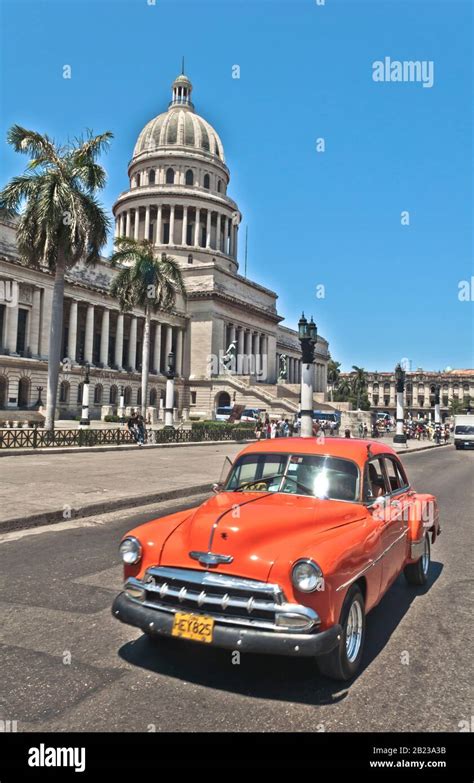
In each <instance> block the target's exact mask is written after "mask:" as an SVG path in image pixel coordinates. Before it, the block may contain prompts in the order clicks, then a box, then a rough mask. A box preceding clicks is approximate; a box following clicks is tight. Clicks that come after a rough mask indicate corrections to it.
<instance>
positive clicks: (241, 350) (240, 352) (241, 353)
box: [237, 326, 245, 375]
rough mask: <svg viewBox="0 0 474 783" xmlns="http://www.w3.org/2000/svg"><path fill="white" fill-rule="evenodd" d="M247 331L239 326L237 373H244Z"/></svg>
mask: <svg viewBox="0 0 474 783" xmlns="http://www.w3.org/2000/svg"><path fill="white" fill-rule="evenodd" d="M244 342H245V333H244V330H243V327H242V326H239V330H238V348H237V373H238V374H239V375H242V374H243V371H244V367H243V362H244V358H243V357H244V353H245V345H244Z"/></svg>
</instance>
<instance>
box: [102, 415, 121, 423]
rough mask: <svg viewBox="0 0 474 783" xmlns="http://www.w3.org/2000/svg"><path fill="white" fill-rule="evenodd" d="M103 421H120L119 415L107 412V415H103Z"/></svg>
mask: <svg viewBox="0 0 474 783" xmlns="http://www.w3.org/2000/svg"><path fill="white" fill-rule="evenodd" d="M104 421H115V422H117V421H121V418H120V416H116V415H115V414H113V413H109V414H108V415H107V416H104Z"/></svg>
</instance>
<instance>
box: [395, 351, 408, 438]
mask: <svg viewBox="0 0 474 783" xmlns="http://www.w3.org/2000/svg"><path fill="white" fill-rule="evenodd" d="M395 389H396V394H397V416H396V418H397V427H396V431H395V435H394V438H393V442H394V443H406V442H407V436H406V435H405V433H404V432H403V422H404V413H403V392H404V391H405V370H403V369H402V366H401V364H400V363H399V364H397V366H396V367H395Z"/></svg>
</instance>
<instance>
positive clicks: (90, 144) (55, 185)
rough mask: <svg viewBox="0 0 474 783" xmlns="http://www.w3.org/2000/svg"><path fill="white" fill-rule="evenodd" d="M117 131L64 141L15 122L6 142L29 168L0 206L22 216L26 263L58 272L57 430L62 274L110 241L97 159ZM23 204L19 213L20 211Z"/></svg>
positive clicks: (53, 368)
mask: <svg viewBox="0 0 474 783" xmlns="http://www.w3.org/2000/svg"><path fill="white" fill-rule="evenodd" d="M112 137H113V134H112V133H110V132H109V131H108V132H106V133H102V134H100V135H99V136H92V134H91V133H90V132H89V133H88V134H87V137H86V138H85V139H76V140H75V142H73V143H68V144H67V145H65V146H59V145H57V144H56V143H55V142H54V141H53V140H52V139H50V138H49V136H47V135H44V136H42V135H41V134H40V133H36V132H35V131H32V130H28V129H26V128H22V127H21V126H19V125H13V126H12V127H11V128H10V130H9V131H8V134H7V141H8V143H9V144H11V145H12V147H13V148H14V149H15V150H16V152H22V153H25V154H27V155H30V157H31V160H30V162H29V163H28V166H27V169H26V172H25V173H24V174H22V175H20V176H18V177H13V179H12V180H11V181H10V182H9V183H8V185H7V186H6V187H5V188H4V189H3V191H1V192H0V208H3V209H5V210H6V211H7V213H8V214H10V215H12V216H15V215H16V216H18V215H19V219H18V226H17V241H18V249H19V251H20V255H21V257H22V259H23V261H24V262H25V263H26V264H27V265H28V266H34V267H37V268H41V267H43V268H44V267H45V266H46V267H47V268H48V269H49V270H50V271H51V272H53V274H54V287H53V301H52V312H51V328H50V333H49V350H48V390H47V398H46V421H45V428H46V429H47V430H53V429H54V410H55V406H56V396H57V389H58V377H59V362H60V359H61V356H60V353H61V344H62V332H63V304H64V278H65V273H66V270H67V269H68V268H70V267H72V266H74V264H76V263H77V261H79V260H80V259H82V260H83V261H84V262H85V263H86V264H89V263H94V262H95V261H97V260H98V259H99V252H100V249H101V248H102V247H103V246H104V244H105V243H106V241H107V230H108V228H109V227H110V221H109V218H108V217H107V216H106V214H105V212H104V211H103V209H102V207H101V205H100V204H99V203H98V201H97V200H96V197H95V193H96V191H97V190H100V189H101V188H103V187H104V185H105V179H106V174H105V171H104V169H103V168H102V166H100V165H99V164H98V163H97V158H98V156H99V155H100V154H101V152H103V151H104V150H105V149H106V148H107V147H108V145H109V142H110V139H111V138H112ZM20 208H21V212H20V213H19V210H20Z"/></svg>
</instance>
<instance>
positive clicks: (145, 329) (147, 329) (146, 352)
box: [142, 305, 150, 420]
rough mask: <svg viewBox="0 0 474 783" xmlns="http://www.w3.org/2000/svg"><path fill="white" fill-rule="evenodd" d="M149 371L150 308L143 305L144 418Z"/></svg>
mask: <svg viewBox="0 0 474 783" xmlns="http://www.w3.org/2000/svg"><path fill="white" fill-rule="evenodd" d="M149 372H150V308H149V306H148V305H147V306H146V307H145V325H144V327H143V347H142V416H143V418H144V419H145V420H146V401H147V396H148V375H149Z"/></svg>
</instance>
